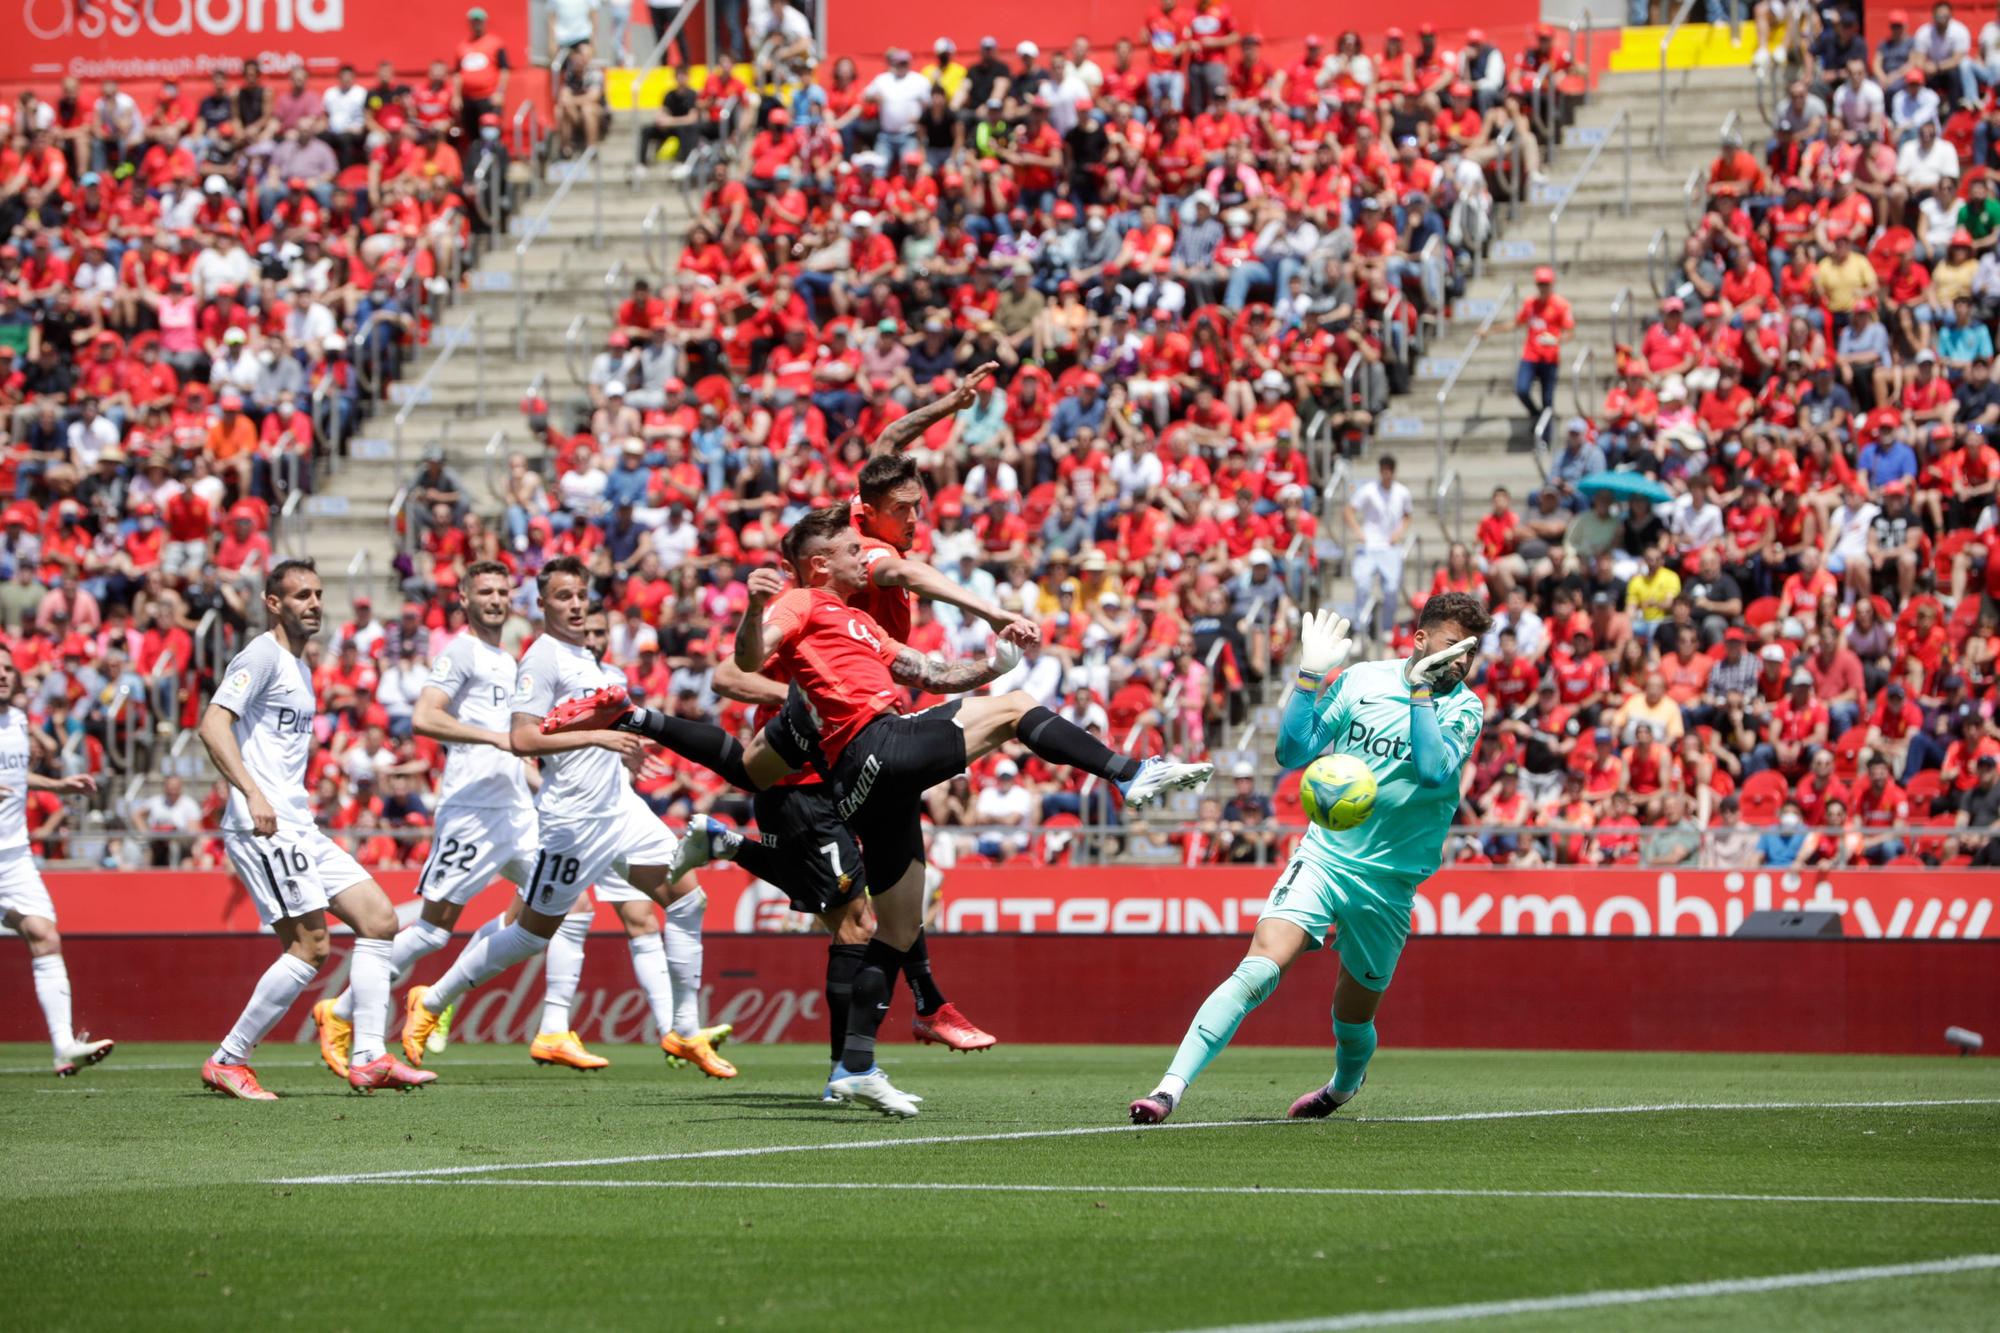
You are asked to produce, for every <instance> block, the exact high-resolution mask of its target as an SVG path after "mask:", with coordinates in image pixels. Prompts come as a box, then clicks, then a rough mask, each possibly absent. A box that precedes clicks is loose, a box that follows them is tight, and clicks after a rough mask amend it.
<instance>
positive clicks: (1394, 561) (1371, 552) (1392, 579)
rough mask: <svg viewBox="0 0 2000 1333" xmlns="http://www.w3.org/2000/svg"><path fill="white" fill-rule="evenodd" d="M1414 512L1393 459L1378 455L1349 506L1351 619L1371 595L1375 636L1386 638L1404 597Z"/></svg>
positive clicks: (1386, 455) (1388, 456) (1408, 491)
mask: <svg viewBox="0 0 2000 1333" xmlns="http://www.w3.org/2000/svg"><path fill="white" fill-rule="evenodd" d="M1415 512H1416V507H1415V505H1414V504H1413V503H1412V501H1411V499H1410V490H1409V487H1407V486H1405V485H1403V483H1402V482H1400V481H1397V480H1396V460H1395V458H1394V457H1393V456H1392V455H1390V454H1383V455H1382V459H1381V463H1380V466H1379V469H1378V473H1377V478H1376V480H1374V481H1371V482H1366V483H1364V484H1363V485H1360V486H1357V487H1356V488H1355V490H1354V494H1353V495H1352V496H1351V497H1350V498H1349V499H1348V502H1347V511H1346V517H1347V532H1348V535H1349V537H1350V538H1351V539H1352V546H1353V555H1352V557H1351V558H1350V559H1349V561H1348V568H1349V569H1350V570H1352V571H1353V575H1354V603H1355V607H1356V610H1355V615H1356V616H1357V617H1359V615H1360V614H1361V610H1360V608H1362V607H1365V606H1366V605H1367V604H1368V599H1369V597H1370V595H1371V594H1372V595H1373V596H1374V597H1375V598H1376V605H1375V613H1374V614H1375V621H1376V624H1377V626H1378V627H1379V628H1378V633H1379V634H1381V635H1382V636H1384V637H1386V636H1387V634H1388V633H1389V631H1390V630H1391V629H1393V628H1394V627H1395V624H1396V609H1397V606H1398V604H1399V603H1400V602H1401V601H1402V597H1403V592H1402V589H1403V538H1404V537H1405V536H1406V535H1407V534H1408V533H1409V530H1410V519H1411V517H1412V516H1413V515H1414V514H1415Z"/></svg>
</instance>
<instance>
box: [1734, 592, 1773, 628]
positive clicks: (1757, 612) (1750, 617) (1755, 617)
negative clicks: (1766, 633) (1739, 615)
mask: <svg viewBox="0 0 2000 1333" xmlns="http://www.w3.org/2000/svg"><path fill="white" fill-rule="evenodd" d="M1777 618H1778V599H1777V598H1775V597H1759V598H1758V599H1757V600H1756V601H1754V602H1752V603H1750V605H1748V606H1746V607H1744V608H1743V623H1744V624H1746V625H1749V626H1751V627H1752V628H1754V629H1762V628H1763V627H1764V626H1766V625H1768V624H1770V623H1771V622H1772V621H1774V620H1776V619H1777Z"/></svg>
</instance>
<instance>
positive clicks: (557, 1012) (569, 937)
mask: <svg viewBox="0 0 2000 1333" xmlns="http://www.w3.org/2000/svg"><path fill="white" fill-rule="evenodd" d="M591 919H592V918H591V917H590V916H583V915H574V916H566V917H564V918H563V923H562V924H561V925H560V926H557V927H556V937H555V938H554V939H552V940H550V941H549V956H548V958H547V960H546V961H544V962H543V964H542V986H543V990H542V1027H541V1030H542V1031H543V1032H567V1031H569V1006H570V1001H572V1000H574V999H575V998H576V983H577V982H579V981H581V980H583V942H584V940H585V939H587V938H589V936H590V923H591Z"/></svg>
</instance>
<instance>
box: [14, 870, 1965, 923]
mask: <svg viewBox="0 0 2000 1333" xmlns="http://www.w3.org/2000/svg"><path fill="white" fill-rule="evenodd" d="M1274 875H1275V872H1274V871H1273V870H1272V869H1270V868H1268V867H1266V868H1259V867H1254V866H1249V867H1218V868H1213V869H1206V868H1205V869H1199V870H1181V869H1178V868H1173V867H1164V868H1162V867H1142V866H1130V865H1123V866H1106V867H1102V868H1096V869H1090V870H1082V869H1029V868H1016V867H1014V866H962V867H959V868H957V869H954V870H952V871H951V872H950V873H949V874H947V875H946V876H945V881H944V898H943V903H942V906H941V907H940V908H939V910H938V914H937V920H936V923H935V925H934V927H933V929H934V930H935V931H936V932H937V933H938V934H941V935H942V934H965V935H996V934H1010V933H1014V934H1052V935H1247V934H1248V933H1249V932H1250V930H1251V928H1252V927H1253V926H1254V925H1255V923H1256V920H1257V914H1258V912H1259V910H1261V908H1262V907H1263V903H1264V896H1265V893H1266V892H1267V890H1268V889H1269V887H1270V884H1271V881H1272V879H1273V878H1274ZM381 878H382V882H383V884H384V885H386V886H387V887H388V888H389V890H390V892H391V893H392V894H394V895H395V896H396V897H397V898H398V899H399V900H404V901H405V902H406V903H407V901H408V900H409V899H410V898H411V896H412V894H413V893H414V889H415V883H416V874H415V872H414V871H406V870H398V871H385V872H383V873H382V876H381ZM48 881H49V888H50V891H51V893H52V894H53V895H54V897H55V902H56V909H57V911H58V913H59V914H60V916H61V923H62V928H63V932H64V933H65V934H67V935H71V936H75V935H90V934H133V933H138V934H175V933H183V932H187V933H238V932H251V933H254V932H256V931H257V930H258V929H259V926H258V923H257V915H256V912H255V911H254V910H253V909H252V908H251V905H250V900H249V897H248V895H246V894H245V893H244V891H243V888H242V886H241V885H240V884H237V883H236V882H235V880H234V879H233V878H232V877H231V876H230V875H228V874H227V873H226V872H221V871H162V872H156V873H152V874H148V875H147V876H146V877H145V878H144V879H135V878H134V877H133V876H131V875H129V874H127V875H119V874H111V873H106V872H87V871H86V872H52V873H51V874H50V875H49V876H48ZM702 883H703V885H704V887H705V888H706V890H707V892H708V896H709V908H708V916H707V921H708V927H709V929H710V930H714V931H726V932H731V933H736V934H745V935H756V934H786V933H796V932H801V931H805V930H807V929H809V928H810V925H811V923H810V922H809V921H807V920H806V918H804V917H801V916H799V915H798V914H797V913H795V912H793V911H792V910H791V909H790V907H789V906H788V905H787V904H786V902H785V898H784V895H783V894H781V893H779V892H778V891H777V890H775V889H773V888H771V887H770V886H769V885H765V884H756V883H752V882H750V881H749V880H748V879H747V878H746V877H745V876H744V875H742V874H741V873H740V872H738V871H736V870H735V869H734V868H733V867H725V866H718V867H711V868H710V869H708V870H704V871H703V872H702ZM135 886H142V887H139V888H136V889H135ZM511 893H512V889H511V888H510V887H509V886H508V885H507V884H505V883H495V884H494V885H493V886H491V887H490V888H488V889H487V891H486V892H485V893H484V894H482V895H481V896H480V897H479V898H478V899H477V900H475V901H474V902H473V904H472V905H471V907H470V908H469V909H468V910H467V912H466V914H465V916H464V918H463V919H462V920H461V921H460V923H459V928H460V929H461V930H471V929H473V928H474V927H476V926H477V925H479V924H480V923H481V922H483V921H485V920H486V919H487V918H489V917H491V916H493V915H494V914H496V913H498V912H499V911H501V910H502V909H503V908H504V907H505V906H506V903H507V900H508V897H509V895H510V894H511ZM1997 906H2000V875H1995V874H1992V873H1991V872H1985V873H1982V872H1978V871H1936V870H1924V871H1905V870H1848V871H1840V870H1835V871H1824V872H1818V871H1775V870H1773V871H1765V870H1622V869H1621V870H1562V869H1555V870H1537V871H1534V872H1532V873H1530V872H1524V871H1509V870H1498V869H1469V868H1468V869H1463V870H1450V869H1448V870H1444V871H1440V872H1439V873H1438V874H1437V875H1434V876H1433V877H1432V878H1430V879H1429V880H1427V881H1425V883H1424V885H1423V887H1422V889H1421V891H1420V892H1419V893H1418V894H1417V898H1416V904H1415V907H1414V910H1413V912H1412V927H1413V929H1414V931H1415V933H1416V934H1418V935H1497V936H1521V935H1528V936H1562V935H1590V936H1656V935H1658V936H1676V937H1713V936H1721V935H1727V934H1729V933H1730V932H1732V931H1733V930H1735V929H1736V927H1737V926H1739V925H1741V924H1742V922H1743V919H1744V918H1745V917H1746V916H1748V915H1749V914H1750V913H1751V912H1754V911H1759V910H1764V909H1769V908H1777V909H1780V910H1786V911H1793V910H1798V909H1801V908H1805V909H1814V910H1824V911H1832V912H1838V913H1839V914H1840V916H1841V921H1842V924H1843V927H1844V930H1845V933H1846V934H1847V935H1848V936H1849V937H1851V938H1858V939H1869V940H1878V939H1882V940H1948V939H1988V938H1992V937H1994V936H1996V935H2000V922H1996V921H1995V919H1994V918H1995V908H1996V907H1997ZM599 925H600V926H601V927H602V928H605V929H611V928H612V927H613V926H614V925H615V922H614V919H613V918H612V916H611V914H610V913H609V912H600V916H599Z"/></svg>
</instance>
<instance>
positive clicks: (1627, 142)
mask: <svg viewBox="0 0 2000 1333" xmlns="http://www.w3.org/2000/svg"><path fill="white" fill-rule="evenodd" d="M1613 132H1616V133H1617V135H1618V137H1619V140H1620V141H1621V142H1622V143H1623V144H1624V158H1625V189H1624V195H1623V198H1622V199H1621V200H1620V202H1619V205H1618V212H1619V215H1620V216H1622V217H1630V216H1631V215H1632V116H1631V113H1630V112H1629V111H1620V112H1619V113H1618V118H1617V119H1616V120H1614V121H1612V122H1611V124H1610V126H1609V127H1608V128H1606V130H1605V131H1604V137H1603V138H1602V139H1599V140H1598V141H1597V142H1596V143H1595V144H1593V145H1592V146H1591V149H1590V153H1589V155H1588V156H1586V157H1585V158H1584V159H1583V165H1582V166H1580V167H1578V168H1577V169H1576V175H1574V176H1572V177H1570V180H1569V184H1568V185H1565V186H1563V187H1562V197H1561V198H1559V199H1557V200H1556V203H1555V207H1553V208H1551V209H1550V210H1549V263H1551V264H1555V265H1558V266H1560V265H1561V263H1562V256H1561V242H1562V218H1563V214H1564V213H1565V212H1567V211H1568V209H1569V202H1570V200H1572V199H1574V198H1576V192H1577V191H1578V190H1580V189H1582V188H1583V183H1584V181H1586V180H1587V179H1589V177H1590V173H1591V172H1592V171H1593V170H1594V169H1595V168H1596V166H1597V161H1598V159H1599V158H1601V157H1603V156H1604V150H1605V148H1607V147H1608V146H1609V145H1610V143H1611V135H1612V134H1613ZM1600 216H1601V214H1598V213H1592V214H1591V215H1590V218H1589V221H1588V222H1586V223H1585V225H1584V231H1583V236H1582V238H1581V239H1580V240H1578V241H1577V243H1576V245H1577V251H1578V252H1579V253H1581V252H1582V250H1583V247H1584V246H1585V245H1586V244H1588V243H1589V241H1590V238H1591V236H1592V235H1593V234H1594V233H1595V232H1596V230H1597V219H1598V218H1599V217H1600Z"/></svg>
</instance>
